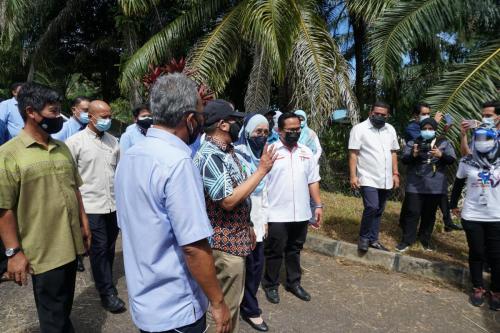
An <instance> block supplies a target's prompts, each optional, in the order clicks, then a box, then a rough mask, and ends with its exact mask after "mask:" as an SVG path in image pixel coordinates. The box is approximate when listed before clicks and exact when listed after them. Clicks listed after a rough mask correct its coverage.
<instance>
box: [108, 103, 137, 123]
mask: <svg viewBox="0 0 500 333" xmlns="http://www.w3.org/2000/svg"><path fill="white" fill-rule="evenodd" d="M109 105H110V106H111V111H112V113H113V119H115V120H118V121H120V122H121V123H124V124H130V123H132V121H133V118H132V109H131V107H130V102H129V101H128V100H126V99H125V98H122V97H120V98H117V99H115V100H114V101H112V102H111V103H110V104H109Z"/></svg>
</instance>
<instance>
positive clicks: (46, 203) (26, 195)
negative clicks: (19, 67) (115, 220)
mask: <svg viewBox="0 0 500 333" xmlns="http://www.w3.org/2000/svg"><path fill="white" fill-rule="evenodd" d="M18 102H19V104H18V106H19V111H20V114H21V116H22V118H23V120H24V123H25V124H24V129H23V130H21V132H20V133H19V135H18V136H16V137H15V138H14V139H12V140H10V141H9V142H7V143H6V144H4V145H3V146H2V147H1V148H0V237H1V238H2V241H3V243H4V245H5V248H6V251H5V255H6V256H7V257H8V274H9V275H10V278H12V279H15V281H16V283H17V284H19V285H25V284H26V283H27V276H28V274H31V277H32V282H33V293H34V295H35V304H36V307H37V311H38V319H39V323H40V331H41V332H60V333H63V332H74V329H73V325H72V324H71V320H70V314H71V308H72V305H73V296H74V291H75V280H76V256H77V255H79V254H83V253H84V252H85V250H88V249H89V247H90V231H89V224H88V220H87V216H86V215H85V211H84V209H83V204H82V198H81V195H80V191H79V190H78V187H79V186H80V185H82V180H81V178H80V176H79V174H78V171H77V168H76V165H75V162H74V161H73V158H72V156H71V153H70V151H69V149H68V147H66V145H65V144H64V143H63V142H62V141H58V140H54V139H52V138H51V137H50V134H53V133H56V132H58V131H59V130H60V129H61V127H62V124H63V122H62V118H61V116H60V103H61V100H60V97H59V95H58V94H57V93H56V92H55V91H53V90H52V89H50V88H48V87H45V86H42V85H39V84H35V83H27V84H25V85H23V87H22V88H21V90H20V92H19V95H18Z"/></svg>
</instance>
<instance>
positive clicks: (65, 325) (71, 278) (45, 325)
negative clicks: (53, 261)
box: [31, 260, 76, 333]
mask: <svg viewBox="0 0 500 333" xmlns="http://www.w3.org/2000/svg"><path fill="white" fill-rule="evenodd" d="M31 279H32V281H33V294H34V295H35V304H36V309H37V312H38V320H39V322H40V332H41V333H71V332H74V329H73V325H72V324H71V320H70V318H69V316H70V314H71V308H72V307H73V297H74V295H75V280H76V260H75V261H73V262H71V263H69V264H66V265H63V266H61V267H58V268H55V269H52V270H50V271H48V272H45V273H41V274H36V275H32V276H31Z"/></svg>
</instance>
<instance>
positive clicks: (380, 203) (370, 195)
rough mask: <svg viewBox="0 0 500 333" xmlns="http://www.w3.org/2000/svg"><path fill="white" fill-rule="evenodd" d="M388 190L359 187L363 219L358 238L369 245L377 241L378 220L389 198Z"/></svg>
mask: <svg viewBox="0 0 500 333" xmlns="http://www.w3.org/2000/svg"><path fill="white" fill-rule="evenodd" d="M389 193H390V190H384V189H379V188H375V187H370V186H361V196H362V197H363V206H364V207H365V208H364V210H363V217H362V219H361V227H360V230H359V237H360V238H363V239H368V240H369V241H370V243H373V242H376V241H377V240H378V232H379V229H380V220H381V217H382V213H383V212H384V209H385V203H386V202H387V198H388V197H389Z"/></svg>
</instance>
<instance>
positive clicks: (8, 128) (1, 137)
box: [0, 82, 24, 144]
mask: <svg viewBox="0 0 500 333" xmlns="http://www.w3.org/2000/svg"><path fill="white" fill-rule="evenodd" d="M22 85H23V84H22V83H20V82H16V83H14V84H12V85H11V87H10V91H11V93H12V98H11V99H8V100H5V101H3V102H2V103H0V122H2V124H3V126H2V128H1V130H2V131H1V133H0V144H4V143H5V142H7V141H9V140H10V139H12V138H13V137H15V136H16V135H18V134H19V132H20V131H21V130H22V129H23V127H24V121H23V118H22V117H21V114H20V113H19V109H18V108H17V98H16V97H17V94H18V93H19V90H20V89H21V86H22Z"/></svg>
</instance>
